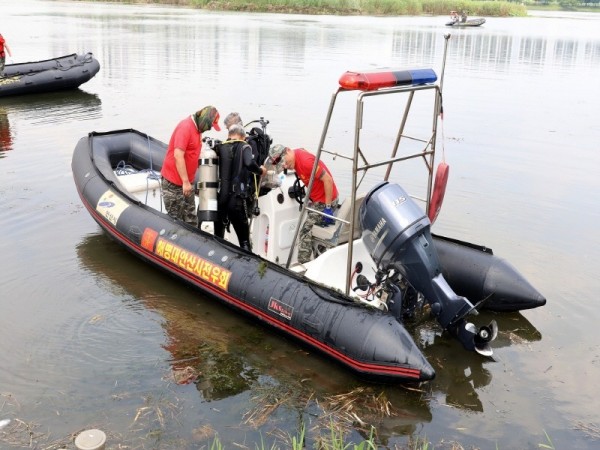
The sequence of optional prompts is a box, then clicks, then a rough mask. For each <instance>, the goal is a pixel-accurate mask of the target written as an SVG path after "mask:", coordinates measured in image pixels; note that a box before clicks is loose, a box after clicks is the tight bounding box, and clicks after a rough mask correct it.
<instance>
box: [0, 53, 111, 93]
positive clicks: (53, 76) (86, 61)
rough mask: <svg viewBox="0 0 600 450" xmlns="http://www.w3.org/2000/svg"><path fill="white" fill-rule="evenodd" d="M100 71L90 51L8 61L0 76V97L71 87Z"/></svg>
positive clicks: (98, 64) (77, 85)
mask: <svg viewBox="0 0 600 450" xmlns="http://www.w3.org/2000/svg"><path fill="white" fill-rule="evenodd" d="M99 70H100V63H99V62H98V60H97V59H96V58H94V56H93V55H92V54H91V53H86V54H75V53H74V54H72V55H66V56H61V57H59V58H53V59H48V60H44V61H37V62H29V63H18V64H8V65H6V66H5V68H4V76H3V77H2V78H0V97H6V96H9V95H22V94H37V93H40V92H50V91H60V90H64V89H74V88H77V87H79V86H81V85H82V84H83V83H85V82H87V81H89V80H90V79H92V77H94V76H95V75H96V74H97V73H98V71H99Z"/></svg>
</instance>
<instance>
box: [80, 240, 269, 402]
mask: <svg viewBox="0 0 600 450" xmlns="http://www.w3.org/2000/svg"><path fill="white" fill-rule="evenodd" d="M115 247H116V246H115V243H114V242H112V241H110V240H109V239H108V238H106V237H105V236H104V235H91V236H88V237H86V238H85V239H84V240H83V241H82V242H81V243H80V244H79V245H78V246H77V255H78V257H79V260H80V261H81V264H82V266H83V268H84V269H86V270H88V271H90V272H92V273H93V274H94V276H95V277H99V278H102V279H107V281H108V283H107V284H106V287H107V288H108V289H109V291H112V292H113V293H119V292H121V291H123V290H124V291H125V292H126V293H127V294H128V297H127V298H128V299H132V300H131V303H133V305H132V306H129V307H133V308H137V307H139V306H138V305H137V303H138V302H141V305H143V307H144V308H147V309H150V310H152V311H155V312H157V313H158V314H160V316H161V318H162V319H163V321H162V323H161V326H162V328H163V329H164V331H165V338H166V339H165V342H164V343H163V344H162V347H163V348H164V349H165V350H167V351H168V352H169V354H170V359H169V360H168V361H167V362H168V363H169V364H170V366H171V369H172V375H173V381H175V382H176V383H179V384H186V383H191V382H194V383H195V384H196V387H197V388H198V390H199V391H200V393H201V394H202V398H203V399H204V400H206V401H211V400H219V399H222V398H226V397H230V396H232V395H236V394H238V393H240V392H243V391H245V390H248V389H249V388H250V386H251V384H252V383H253V382H255V381H256V379H257V378H258V372H257V370H256V369H255V368H253V367H250V366H249V365H248V364H246V363H245V361H244V360H243V358H242V356H241V355H242V354H243V351H244V350H247V348H246V349H242V350H241V352H240V349H239V347H238V345H239V343H238V342H235V336H231V335H230V334H229V332H228V331H227V324H226V323H224V324H220V321H219V320H215V318H214V317H212V316H213V312H212V311H209V310H205V311H198V310H197V308H195V305H194V304H193V303H190V302H188V300H192V302H193V301H194V299H193V295H190V293H189V292H186V289H185V288H180V287H179V286H176V284H175V283H172V282H171V280H170V278H169V277H167V276H164V277H163V276H161V274H159V273H158V274H157V273H154V272H153V269H151V268H147V267H146V266H145V265H144V264H142V263H141V262H139V261H138V260H137V259H135V258H134V257H133V256H132V255H129V254H128V253H126V252H125V250H123V249H121V248H120V247H117V248H115ZM149 272H150V273H149ZM174 287H175V290H173V288H174ZM216 313H217V314H221V313H222V312H220V311H217V312H216ZM109 331H110V330H109ZM247 345H248V344H246V346H247Z"/></svg>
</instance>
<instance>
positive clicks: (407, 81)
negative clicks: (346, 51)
mask: <svg viewBox="0 0 600 450" xmlns="http://www.w3.org/2000/svg"><path fill="white" fill-rule="evenodd" d="M436 81H437V75H436V74H435V72H434V70H433V69H413V70H386V71H366V72H352V71H348V72H346V73H345V74H343V75H342V76H341V78H340V87H342V88H343V89H348V90H360V91H376V90H378V89H381V88H389V87H396V86H418V85H421V84H428V83H435V82H436Z"/></svg>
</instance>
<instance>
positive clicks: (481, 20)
mask: <svg viewBox="0 0 600 450" xmlns="http://www.w3.org/2000/svg"><path fill="white" fill-rule="evenodd" d="M484 23H485V19H484V18H479V19H468V20H467V21H466V22H460V21H459V22H448V23H446V26H447V27H453V28H469V27H479V26H481V25H483V24H484Z"/></svg>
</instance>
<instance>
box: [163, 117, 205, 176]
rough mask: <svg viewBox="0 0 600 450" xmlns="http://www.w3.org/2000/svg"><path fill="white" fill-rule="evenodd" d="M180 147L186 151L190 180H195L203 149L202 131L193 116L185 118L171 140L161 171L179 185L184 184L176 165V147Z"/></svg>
mask: <svg viewBox="0 0 600 450" xmlns="http://www.w3.org/2000/svg"><path fill="white" fill-rule="evenodd" d="M176 148H180V149H181V150H183V151H184V155H183V158H184V159H185V167H186V168H187V175H188V180H189V181H190V183H193V182H194V177H195V176H196V170H197V169H198V158H200V150H201V149H202V133H200V132H199V131H198V129H197V128H196V124H195V123H194V120H193V119H192V118H191V117H187V118H185V119H183V120H182V121H181V122H179V124H178V125H177V127H176V128H175V131H173V134H172V135H171V140H170V141H169V148H168V149H167V154H166V155H165V160H164V162H163V166H162V170H161V171H160V173H161V174H162V176H163V177H164V178H166V179H167V180H169V181H170V182H171V183H175V184H176V185H178V186H182V185H183V180H182V179H181V177H180V176H179V173H178V172H177V167H175V149H176Z"/></svg>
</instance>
